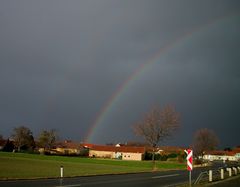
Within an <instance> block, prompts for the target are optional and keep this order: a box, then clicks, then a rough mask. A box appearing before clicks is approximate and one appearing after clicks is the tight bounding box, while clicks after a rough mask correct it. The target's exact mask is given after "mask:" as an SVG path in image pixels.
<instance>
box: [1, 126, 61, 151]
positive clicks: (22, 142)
mask: <svg viewBox="0 0 240 187" xmlns="http://www.w3.org/2000/svg"><path fill="white" fill-rule="evenodd" d="M1 139H3V137H2V136H1V135H0V140H1ZM10 140H12V142H13V144H14V147H15V150H17V151H18V152H21V151H33V150H34V149H35V148H36V147H41V148H44V149H45V150H49V149H51V148H53V147H54V145H55V143H56V140H57V131H56V130H55V129H51V130H43V131H41V132H40V134H39V136H38V137H37V138H36V139H35V138H34V136H33V133H32V131H31V130H30V129H29V128H28V127H26V126H20V127H15V128H14V129H13V133H12V135H11V137H10Z"/></svg>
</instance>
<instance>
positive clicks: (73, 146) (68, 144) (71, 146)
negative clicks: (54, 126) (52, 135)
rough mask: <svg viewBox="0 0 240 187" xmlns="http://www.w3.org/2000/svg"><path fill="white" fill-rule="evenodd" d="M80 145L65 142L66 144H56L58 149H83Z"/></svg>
mask: <svg viewBox="0 0 240 187" xmlns="http://www.w3.org/2000/svg"><path fill="white" fill-rule="evenodd" d="M81 147H82V146H81V144H80V143H76V142H72V141H66V140H65V141H64V142H58V143H57V144H56V148H66V149H79V148H81Z"/></svg>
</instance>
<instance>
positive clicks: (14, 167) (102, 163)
mask: <svg viewBox="0 0 240 187" xmlns="http://www.w3.org/2000/svg"><path fill="white" fill-rule="evenodd" d="M60 166H63V167H64V176H65V177H73V176H87V175H102V174H119V173H135V172H150V171H152V162H150V161H122V160H110V159H93V158H81V157H63V156H45V155H35V154H24V153H5V152H0V179H30V178H54V177H59V175H60ZM156 167H157V170H166V169H183V168H186V164H179V163H176V162H164V161H162V162H156Z"/></svg>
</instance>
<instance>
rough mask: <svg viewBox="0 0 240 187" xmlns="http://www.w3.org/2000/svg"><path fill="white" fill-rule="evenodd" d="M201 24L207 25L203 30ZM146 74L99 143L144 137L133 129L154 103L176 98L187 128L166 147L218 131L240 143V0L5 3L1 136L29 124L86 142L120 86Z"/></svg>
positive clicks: (106, 124) (1, 8)
mask: <svg viewBox="0 0 240 187" xmlns="http://www.w3.org/2000/svg"><path fill="white" fill-rule="evenodd" d="M195 30H199V31H195ZM192 31H194V32H195V33H194V34H192V36H189V37H186V39H184V40H183V41H182V42H179V43H177V44H176V45H174V46H172V48H171V49H169V50H168V51H167V52H166V53H165V54H164V55H161V56H160V57H159V59H158V60H157V62H156V63H153V64H152V65H151V66H149V67H148V68H146V70H145V71H144V72H143V73H142V74H141V75H138V76H137V79H136V80H135V81H134V82H133V84H131V86H130V87H129V88H128V89H127V91H126V92H125V93H124V94H123V95H122V96H121V97H120V100H119V102H118V103H116V105H114V107H113V108H112V111H111V112H110V113H109V114H108V115H107V116H106V118H105V119H104V120H103V124H101V125H100V127H99V128H100V129H99V130H100V131H99V134H97V136H96V137H95V138H94V142H93V143H106V142H121V141H122V142H123V141H129V140H138V138H136V137H135V136H134V134H133V132H132V129H131V126H132V124H133V123H135V122H137V121H139V120H140V119H141V118H142V115H143V114H144V113H145V112H146V111H147V110H148V109H149V108H150V107H151V106H152V105H164V104H168V103H170V104H173V105H175V106H176V109H177V110H178V111H179V112H180V113H181V118H182V127H181V129H180V131H179V132H178V133H177V135H176V136H175V137H174V139H173V140H171V141H170V140H169V141H167V142H165V143H166V144H174V145H175V144H178V145H189V144H190V143H191V140H192V135H193V133H194V132H195V131H196V130H197V129H199V128H203V127H206V128H211V129H213V130H214V131H216V133H217V134H218V135H219V137H220V140H221V144H222V146H232V145H238V144H240V143H239V141H238V139H239V133H238V132H240V120H239V117H238V115H239V111H240V110H239V104H240V85H239V83H240V71H239V70H240V64H239V59H240V53H239V49H240V46H239V45H240V2H239V1H233V0H231V1H228V0H225V1H190V0H189V1H177V0H176V1H173V0H172V1H167V0H166V1H159V0H156V1H154V0H150V1H149V0H144V1H140V0H131V1H129V0H126V1H124V0H122V1H110V0H109V1H107V0H101V1H98V0H95V1H93V0H89V1H59V0H58V1H48V0H47V1H30V0H29V1H25V0H21V1H17V0H16V1H9V0H5V1H4V0H3V1H1V2H0V89H1V91H0V114H1V117H0V125H1V129H0V134H3V135H4V136H5V137H6V136H9V135H10V134H11V132H12V129H13V128H14V127H16V126H20V125H26V126H28V127H29V128H30V129H31V130H32V131H33V133H34V135H35V136H37V135H38V133H39V132H40V131H41V130H43V129H50V128H56V129H58V131H59V134H60V136H61V137H62V138H68V139H73V140H77V141H81V140H83V139H84V137H85V136H86V134H87V132H88V131H89V129H90V128H91V126H92V124H93V122H94V119H95V118H96V117H97V114H98V113H99V111H100V110H101V108H102V107H103V106H104V104H105V103H106V102H107V101H108V99H109V98H110V97H111V96H112V94H114V92H115V91H116V89H118V87H119V86H120V85H121V84H122V83H123V82H124V81H125V80H126V79H128V77H129V76H131V74H132V73H133V72H134V70H136V69H137V68H138V67H139V66H140V65H141V64H144V63H146V62H147V61H149V59H151V58H152V57H153V56H154V55H155V54H156V53H158V51H160V50H161V49H162V48H164V47H165V46H168V45H169V43H171V42H173V41H176V40H178V38H181V37H182V36H184V35H185V34H186V33H190V32H192Z"/></svg>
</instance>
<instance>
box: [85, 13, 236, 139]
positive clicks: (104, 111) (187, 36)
mask: <svg viewBox="0 0 240 187" xmlns="http://www.w3.org/2000/svg"><path fill="white" fill-rule="evenodd" d="M235 16H239V15H238V14H236V13H233V14H230V15H225V16H222V17H218V18H217V19H214V20H211V21H209V22H208V23H206V24H204V25H201V26H199V27H197V28H193V29H192V30H190V31H188V32H186V33H184V34H183V35H181V36H180V37H178V38H176V39H174V40H173V41H171V42H169V43H168V44H167V45H165V46H164V47H163V48H161V49H160V50H159V51H158V52H157V53H156V54H154V55H153V56H152V57H151V58H150V59H149V60H147V62H145V63H143V64H141V65H140V66H139V67H138V68H137V69H135V71H134V72H133V73H132V74H131V75H130V76H129V77H128V78H127V79H126V80H125V81H124V82H123V83H122V84H121V85H120V86H119V87H118V88H117V89H116V90H115V92H114V93H113V94H112V95H111V97H110V98H109V99H108V100H107V101H106V102H105V104H104V105H103V107H102V108H101V110H100V111H99V112H98V114H97V116H96V118H95V120H94V122H93V124H92V125H91V126H90V128H89V131H88V133H87V136H86V138H85V142H91V143H92V141H93V138H94V136H95V135H96V134H97V132H98V130H99V126H100V124H103V121H104V119H106V118H107V116H108V115H109V113H110V112H111V110H112V108H113V107H114V106H115V105H116V104H117V103H118V101H119V100H120V98H121V96H122V95H124V93H125V92H126V90H127V89H128V88H129V87H130V85H131V84H133V83H134V81H135V80H137V79H138V77H139V76H140V75H142V74H143V72H144V71H145V70H146V69H148V67H149V66H151V65H153V64H154V63H157V62H158V61H159V60H160V58H161V57H162V56H163V54H166V53H170V52H171V50H173V49H174V48H176V47H177V46H180V45H181V44H182V43H184V42H187V41H190V40H191V39H192V38H194V36H195V35H197V34H198V33H201V32H204V31H207V30H208V29H209V28H211V27H212V26H214V25H216V24H219V23H220V24H221V23H222V22H224V21H226V20H228V19H230V18H232V17H235Z"/></svg>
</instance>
